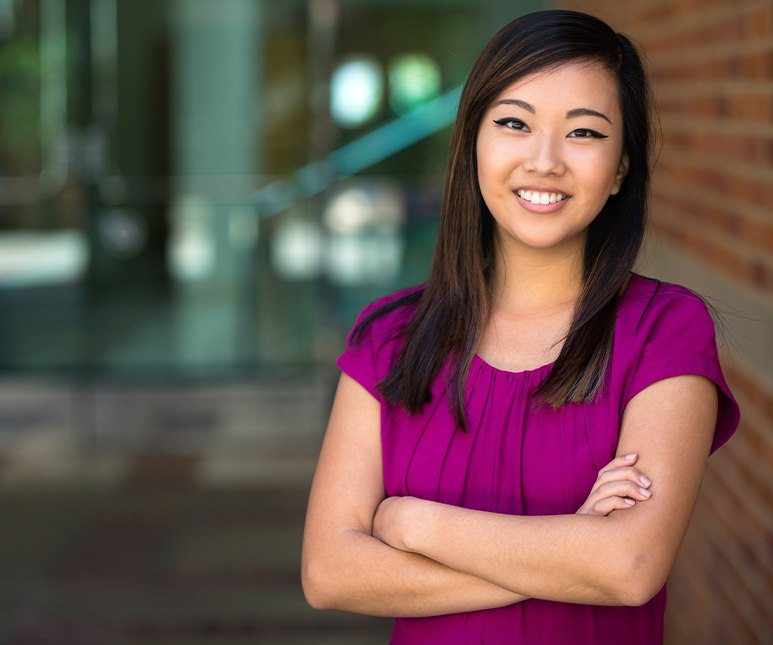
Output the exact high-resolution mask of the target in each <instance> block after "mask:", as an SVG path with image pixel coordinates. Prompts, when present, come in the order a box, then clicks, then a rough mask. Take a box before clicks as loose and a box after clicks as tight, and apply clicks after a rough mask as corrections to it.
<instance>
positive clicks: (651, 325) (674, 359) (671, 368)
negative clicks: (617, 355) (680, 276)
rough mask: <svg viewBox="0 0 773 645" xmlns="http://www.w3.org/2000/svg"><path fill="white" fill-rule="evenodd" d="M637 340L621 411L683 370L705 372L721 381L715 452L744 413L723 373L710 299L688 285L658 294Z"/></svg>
mask: <svg viewBox="0 0 773 645" xmlns="http://www.w3.org/2000/svg"><path fill="white" fill-rule="evenodd" d="M637 341H638V342H637V343H636V345H637V347H636V351H635V352H634V354H635V356H637V360H636V361H635V362H634V367H633V369H632V370H631V371H630V372H629V378H628V379H627V382H626V384H625V386H624V388H623V399H622V407H621V410H624V409H625V406H626V405H628V402H629V401H630V400H631V399H632V398H633V397H634V396H635V395H636V394H638V393H639V392H641V391H642V390H643V389H644V388H646V387H647V386H648V385H651V384H652V383H655V382H656V381H659V380H661V379H664V378H669V377H672V376H680V375H682V374H697V375H700V376H705V377H706V378H707V379H709V380H710V381H712V382H713V383H714V384H715V385H716V386H717V393H718V397H719V400H718V410H717V422H716V425H715V428H714V440H713V442H712V444H711V450H710V452H709V454H712V453H713V452H714V451H716V450H717V448H719V447H720V446H722V445H723V444H724V443H725V442H726V441H727V440H728V439H730V437H731V436H732V435H733V434H734V433H735V431H736V429H737V427H738V424H739V421H740V417H741V414H740V409H739V407H738V403H737V402H736V400H735V397H733V394H732V392H731V391H730V388H729V387H728V385H727V382H726V381H725V377H724V375H723V374H722V368H721V366H720V362H719V356H718V353H717V343H716V336H715V329H714V321H713V319H712V318H711V314H710V313H709V310H708V308H707V306H706V303H705V302H704V301H703V300H702V299H701V298H699V297H698V296H696V295H695V294H693V293H691V292H690V291H689V290H686V289H685V290H684V291H678V292H675V293H668V294H664V295H663V297H662V298H656V299H654V300H653V301H652V302H651V303H650V307H649V308H648V311H646V312H645V314H644V315H643V316H642V319H641V326H640V333H638V334H637Z"/></svg>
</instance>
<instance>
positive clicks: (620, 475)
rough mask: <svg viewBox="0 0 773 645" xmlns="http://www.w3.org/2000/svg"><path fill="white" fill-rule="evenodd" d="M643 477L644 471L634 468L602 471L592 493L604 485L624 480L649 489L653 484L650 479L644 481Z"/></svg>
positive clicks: (623, 467) (622, 467) (627, 467)
mask: <svg viewBox="0 0 773 645" xmlns="http://www.w3.org/2000/svg"><path fill="white" fill-rule="evenodd" d="M643 477H644V473H642V471H641V470H639V469H638V468H634V467H633V466H621V467H619V468H613V469H611V470H607V471H602V472H601V473H600V474H599V476H598V478H597V479H596V482H595V483H594V484H593V488H591V492H594V491H595V490H597V489H598V488H599V487H600V486H601V485H602V484H606V483H608V482H612V481H623V480H630V481H632V482H636V485H637V486H638V485H641V486H644V487H645V488H648V487H649V486H650V485H651V484H652V482H651V481H650V480H649V479H646V480H645V479H643Z"/></svg>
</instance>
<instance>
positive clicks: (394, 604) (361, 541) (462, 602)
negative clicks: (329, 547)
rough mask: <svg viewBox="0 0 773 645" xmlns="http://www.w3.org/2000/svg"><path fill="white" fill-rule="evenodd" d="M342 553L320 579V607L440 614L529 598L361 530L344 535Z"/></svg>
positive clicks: (391, 613) (369, 612)
mask: <svg viewBox="0 0 773 645" xmlns="http://www.w3.org/2000/svg"><path fill="white" fill-rule="evenodd" d="M336 550H337V551H338V552H339V553H340V557H338V558H336V559H335V561H334V562H333V563H331V564H330V566H327V567H326V568H325V571H324V576H325V580H324V581H318V584H319V586H320V587H322V588H324V589H326V590H327V591H326V592H325V593H323V594H322V596H323V599H322V602H321V605H322V606H321V608H323V609H337V610H340V611H349V612H354V613H358V614H366V615H369V616H388V617H394V616H414V617H415V616H438V615H443V614H453V613H457V612H466V611H476V610H480V609H491V608H494V607H503V606H506V605H511V604H513V603H516V602H520V601H521V600H526V599H527V596H524V595H522V594H519V593H515V592H512V591H509V590H507V589H503V588H502V587H500V586H498V585H496V584H494V583H492V582H489V581H487V580H482V579H481V578H478V577H476V576H474V575H470V574H467V573H462V572H461V571H457V570H455V569H452V568H450V567H447V566H445V565H443V564H440V563H439V562H435V561H434V560H431V559H430V558H427V557H425V556H423V555H421V554H418V553H408V552H406V551H401V550H399V549H395V548H393V547H391V546H389V545H388V544H385V543H384V542H382V541H381V540H379V539H377V538H375V537H373V536H372V535H369V534H367V533H364V532H362V531H357V530H350V531H347V532H346V533H344V534H342V536H341V539H340V542H338V543H337V545H336Z"/></svg>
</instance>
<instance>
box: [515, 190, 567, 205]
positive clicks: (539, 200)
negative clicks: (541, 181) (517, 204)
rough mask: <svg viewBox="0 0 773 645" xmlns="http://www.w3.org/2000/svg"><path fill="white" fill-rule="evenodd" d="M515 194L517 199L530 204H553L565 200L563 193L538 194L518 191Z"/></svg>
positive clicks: (529, 191)
mask: <svg viewBox="0 0 773 645" xmlns="http://www.w3.org/2000/svg"><path fill="white" fill-rule="evenodd" d="M517 193H518V196H519V197H523V199H525V200H526V201H527V202H531V203H532V204H555V203H556V202H560V201H562V200H564V199H566V195H564V194H563V193H539V192H537V191H531V190H519V191H517Z"/></svg>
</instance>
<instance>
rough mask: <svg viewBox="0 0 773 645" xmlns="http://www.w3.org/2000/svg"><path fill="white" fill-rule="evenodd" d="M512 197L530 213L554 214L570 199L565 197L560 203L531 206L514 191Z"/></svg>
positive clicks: (530, 203)
mask: <svg viewBox="0 0 773 645" xmlns="http://www.w3.org/2000/svg"><path fill="white" fill-rule="evenodd" d="M513 195H515V198H516V199H517V200H518V204H519V205H520V206H521V208H523V209H524V210H527V211H529V212H530V213H554V212H556V211H558V210H561V209H562V208H563V207H564V204H566V202H568V201H569V200H570V199H571V197H569V196H567V197H565V198H564V199H562V200H561V201H560V202H553V203H552V204H533V203H532V202H530V201H527V200H525V199H523V197H519V196H518V193H516V192H515V191H513Z"/></svg>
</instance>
